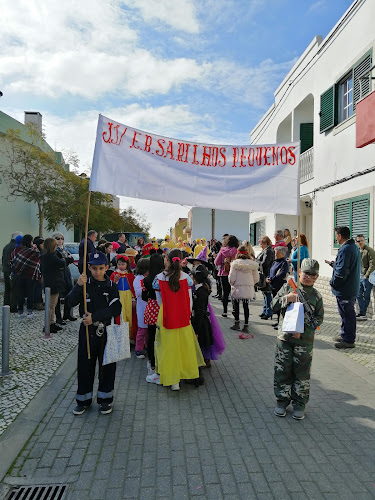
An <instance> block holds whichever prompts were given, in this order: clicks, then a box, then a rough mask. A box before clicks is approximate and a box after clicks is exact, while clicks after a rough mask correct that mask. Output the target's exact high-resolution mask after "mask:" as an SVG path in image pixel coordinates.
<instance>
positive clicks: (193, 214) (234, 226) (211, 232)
mask: <svg viewBox="0 0 375 500" xmlns="http://www.w3.org/2000/svg"><path fill="white" fill-rule="evenodd" d="M184 232H185V234H187V237H188V240H189V241H190V242H191V241H193V240H196V239H197V238H206V240H210V239H211V238H216V239H217V240H220V241H221V238H222V236H223V234H225V233H228V234H234V235H235V236H237V238H238V239H239V240H240V241H243V240H248V239H249V212H235V211H233V210H211V209H210V208H199V207H193V208H191V209H190V210H189V213H188V222H187V226H186V228H185V229H184Z"/></svg>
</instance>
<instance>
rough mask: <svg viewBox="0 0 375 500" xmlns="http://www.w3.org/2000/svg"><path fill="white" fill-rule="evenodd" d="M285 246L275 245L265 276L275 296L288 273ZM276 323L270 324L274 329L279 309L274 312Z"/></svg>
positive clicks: (278, 316) (276, 325)
mask: <svg viewBox="0 0 375 500" xmlns="http://www.w3.org/2000/svg"><path fill="white" fill-rule="evenodd" d="M287 250H288V248H287V247H276V248H275V260H274V261H273V263H272V266H271V269H270V274H269V276H268V277H267V280H266V281H267V283H268V284H269V285H270V287H271V292H272V296H273V297H275V296H276V294H277V292H278V291H279V290H280V288H281V287H282V286H283V285H284V283H285V282H286V277H287V275H288V273H289V264H288V262H287V260H286V252H287ZM276 315H277V323H275V324H273V325H272V326H273V327H274V328H275V330H277V329H278V324H279V318H280V311H277V312H276Z"/></svg>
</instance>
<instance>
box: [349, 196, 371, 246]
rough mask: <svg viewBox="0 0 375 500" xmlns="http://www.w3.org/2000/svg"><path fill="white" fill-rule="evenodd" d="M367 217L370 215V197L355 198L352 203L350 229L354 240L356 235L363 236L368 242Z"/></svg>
mask: <svg viewBox="0 0 375 500" xmlns="http://www.w3.org/2000/svg"><path fill="white" fill-rule="evenodd" d="M369 215H370V197H369V195H367V196H364V197H362V196H361V197H358V198H355V199H354V200H353V201H352V227H351V234H352V237H353V238H355V236H356V235H357V234H363V235H364V237H365V238H366V240H367V241H368V237H369Z"/></svg>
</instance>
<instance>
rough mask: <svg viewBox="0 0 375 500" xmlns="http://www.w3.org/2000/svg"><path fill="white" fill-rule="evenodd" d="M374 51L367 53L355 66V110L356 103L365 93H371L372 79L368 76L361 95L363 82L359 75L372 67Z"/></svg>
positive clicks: (364, 81)
mask: <svg viewBox="0 0 375 500" xmlns="http://www.w3.org/2000/svg"><path fill="white" fill-rule="evenodd" d="M371 56H372V53H371V52H369V53H367V54H366V55H365V56H364V57H363V58H362V59H361V60H360V61H359V62H358V63H357V64H356V66H354V68H353V110H355V105H356V103H357V102H358V101H359V100H360V99H361V98H362V97H364V96H365V95H367V94H369V93H370V90H371V84H370V82H371V80H370V79H368V78H366V79H364V80H362V95H361V84H360V80H359V77H360V76H361V75H362V73H364V72H365V71H366V70H368V69H370V68H371V65H372V57H371Z"/></svg>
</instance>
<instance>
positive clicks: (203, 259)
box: [187, 247, 208, 268]
mask: <svg viewBox="0 0 375 500" xmlns="http://www.w3.org/2000/svg"><path fill="white" fill-rule="evenodd" d="M206 249H207V247H203V248H202V250H201V252H200V253H199V254H197V255H196V256H194V257H189V258H188V259H187V261H188V262H190V264H193V267H197V266H199V265H200V264H203V265H204V266H205V267H207V268H208V259H207V250H206ZM194 255H195V254H194Z"/></svg>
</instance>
